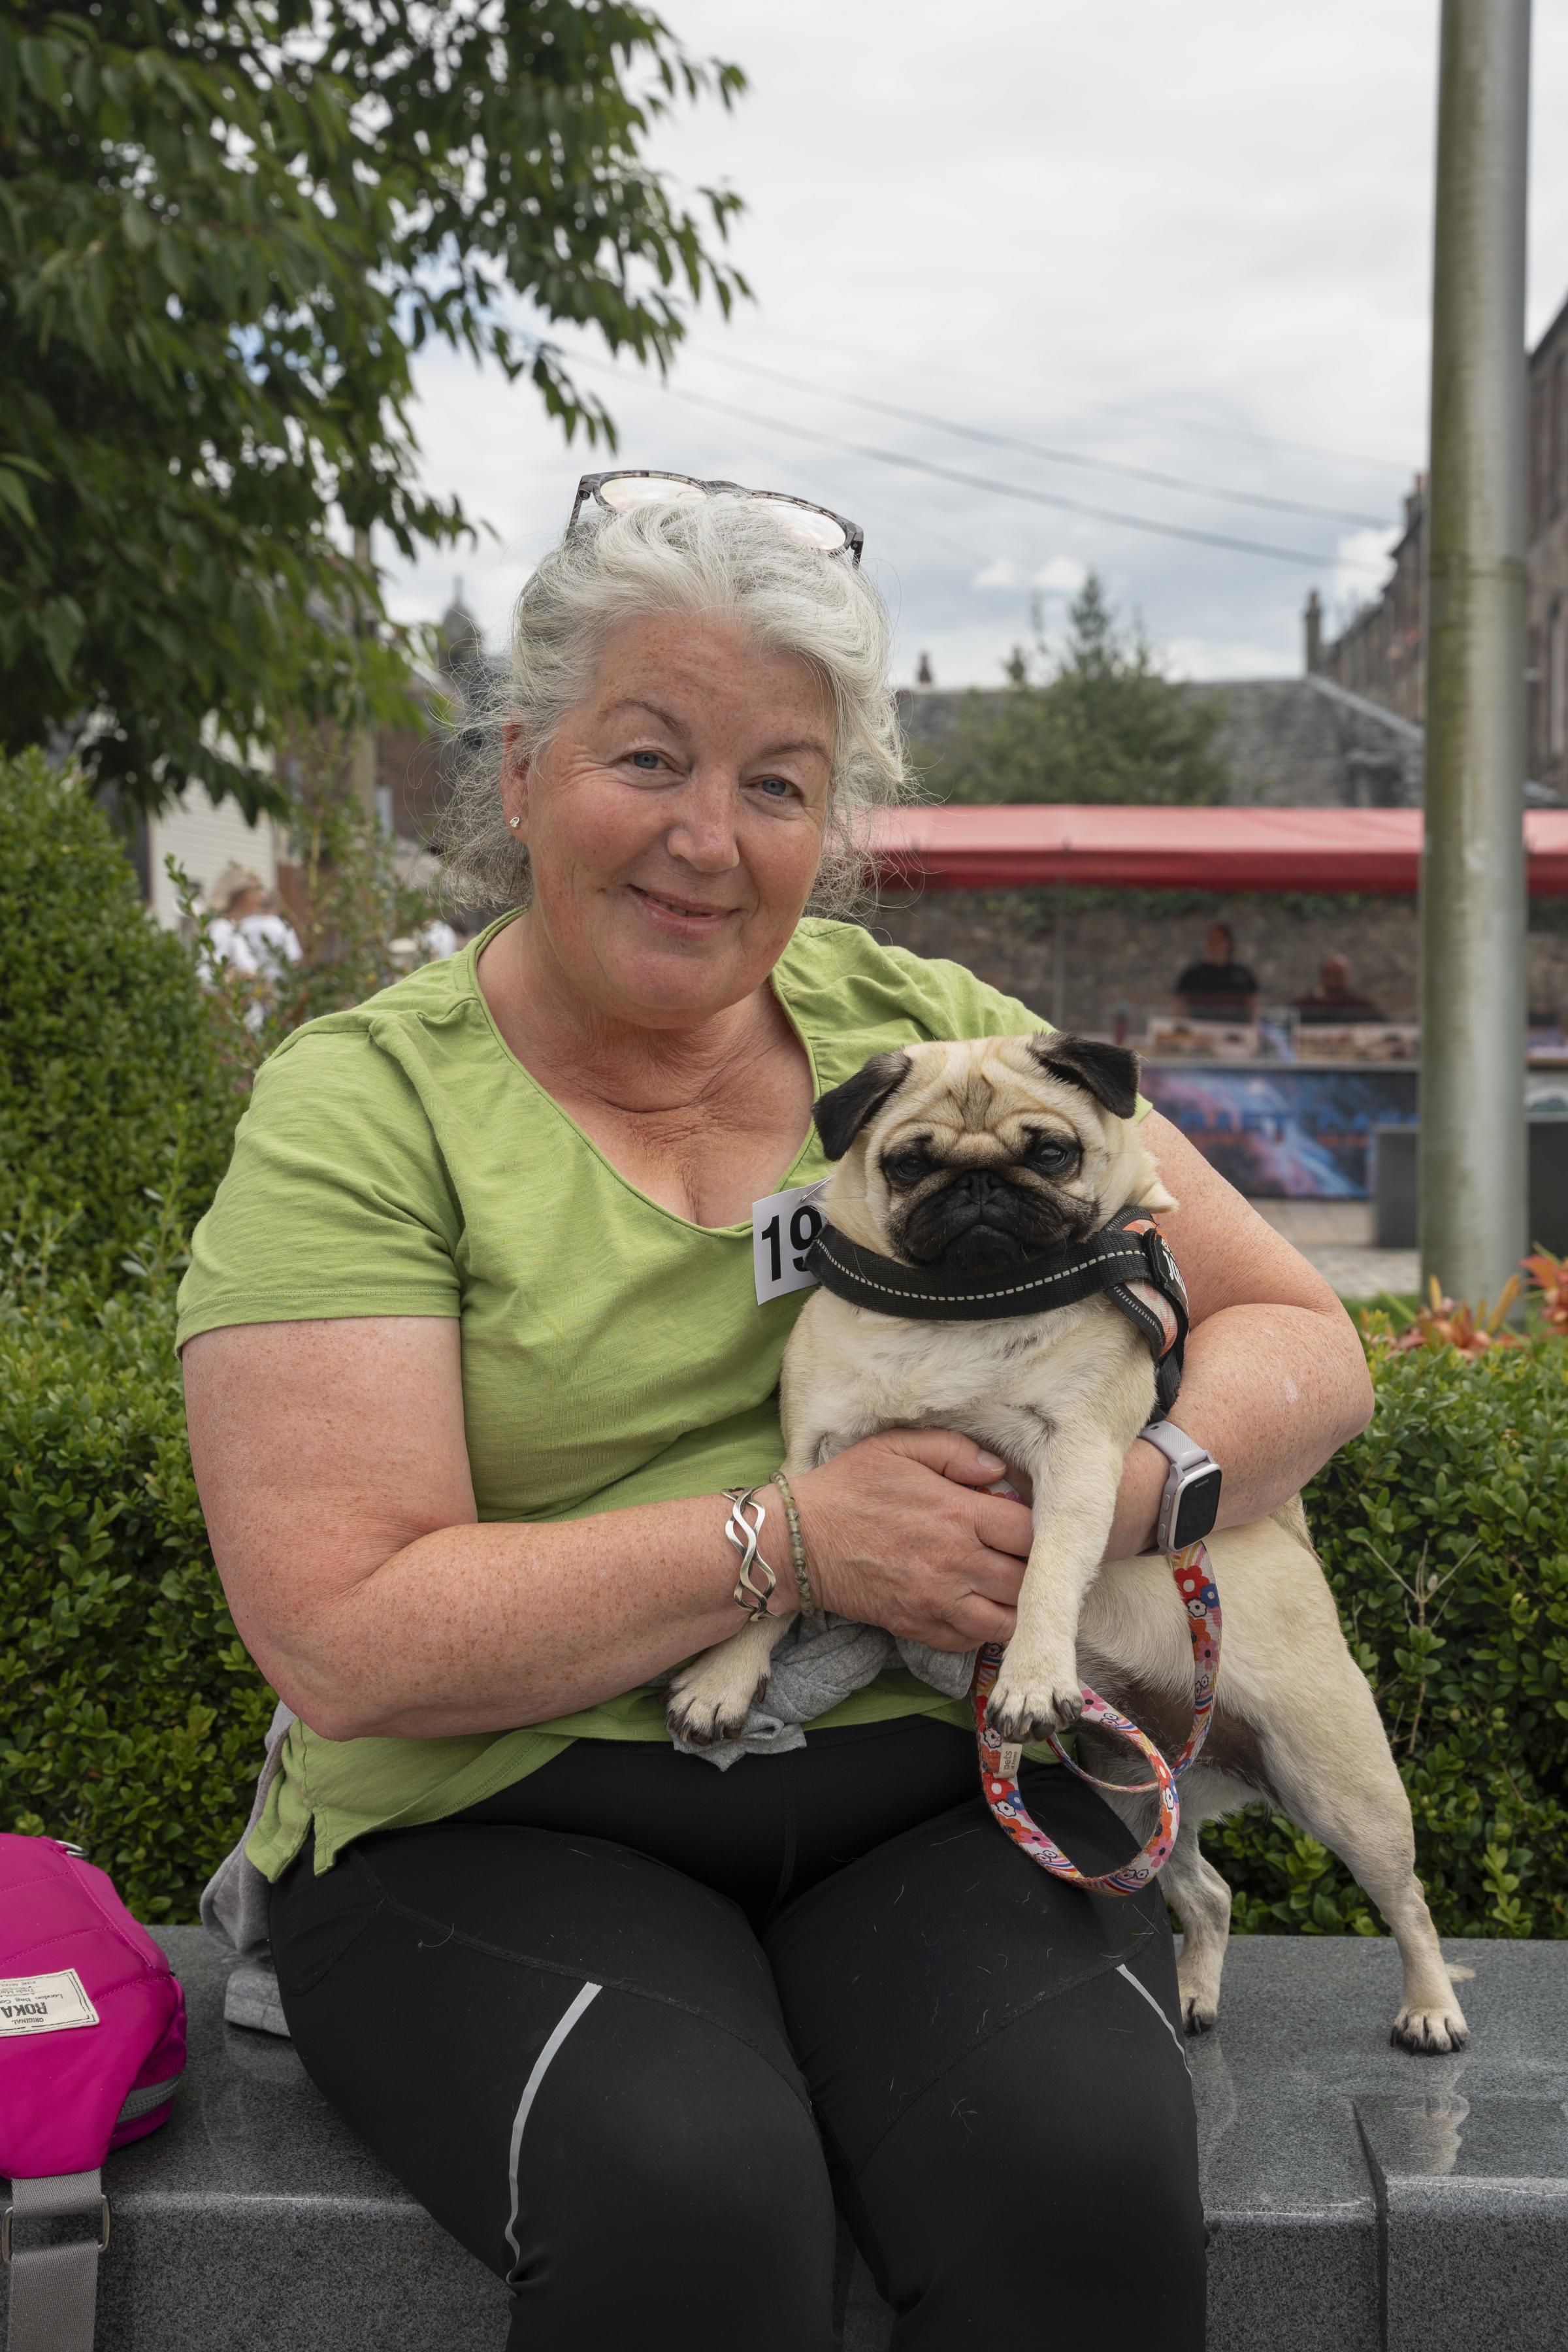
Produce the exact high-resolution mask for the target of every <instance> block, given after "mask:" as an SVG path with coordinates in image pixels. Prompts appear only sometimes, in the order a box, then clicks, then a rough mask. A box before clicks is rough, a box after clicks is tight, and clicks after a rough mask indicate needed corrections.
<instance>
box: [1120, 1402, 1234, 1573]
mask: <svg viewBox="0 0 1568 2352" xmlns="http://www.w3.org/2000/svg"><path fill="white" fill-rule="evenodd" d="M1138 1434H1139V1436H1140V1437H1142V1438H1143V1439H1144V1440H1145V1441H1146V1442H1147V1444H1150V1445H1153V1446H1157V1447H1158V1448H1159V1451H1160V1452H1161V1453H1162V1454H1163V1455H1164V1457H1165V1459H1166V1461H1167V1462H1168V1463H1169V1464H1170V1465H1171V1466H1170V1468H1169V1470H1168V1471H1167V1472H1166V1474H1165V1491H1164V1493H1163V1495H1162V1496H1161V1497H1160V1518H1159V1524H1158V1527H1157V1528H1156V1530H1155V1536H1154V1548H1155V1549H1156V1550H1157V1551H1165V1552H1172V1551H1185V1549H1186V1548H1187V1546H1188V1545H1189V1544H1194V1543H1197V1542H1199V1541H1201V1539H1202V1538H1204V1537H1205V1536H1206V1535H1208V1534H1210V1533H1211V1532H1212V1530H1213V1528H1214V1523H1215V1519H1216V1518H1217V1517H1219V1490H1220V1485H1221V1471H1220V1466H1219V1464H1218V1463H1217V1462H1216V1461H1215V1458H1214V1455H1213V1454H1208V1453H1205V1450H1204V1448H1203V1447H1202V1446H1201V1445H1200V1444H1198V1442H1197V1440H1196V1438H1194V1437H1189V1436H1188V1435H1187V1433H1186V1431H1185V1430H1184V1429H1178V1428H1177V1427H1176V1424H1175V1423H1174V1422H1173V1421H1152V1422H1150V1423H1149V1424H1148V1426H1147V1428H1144V1429H1141V1430H1140V1431H1139V1433H1138Z"/></svg>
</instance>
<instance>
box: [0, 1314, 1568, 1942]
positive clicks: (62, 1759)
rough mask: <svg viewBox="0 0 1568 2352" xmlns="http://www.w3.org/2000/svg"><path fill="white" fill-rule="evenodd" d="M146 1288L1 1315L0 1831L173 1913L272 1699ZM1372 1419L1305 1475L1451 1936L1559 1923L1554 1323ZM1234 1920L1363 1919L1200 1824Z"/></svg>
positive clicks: (1559, 1451) (1331, 1891) (1562, 1699)
mask: <svg viewBox="0 0 1568 2352" xmlns="http://www.w3.org/2000/svg"><path fill="white" fill-rule="evenodd" d="M172 1332H173V1316H172V1309H171V1307H170V1306H169V1304H168V1303H167V1300H166V1299H165V1298H163V1297H156V1296H153V1297H121V1298H116V1299H113V1300H110V1302H109V1303H108V1304H107V1305H106V1306H103V1307H98V1308H94V1307H92V1306H91V1304H90V1301H89V1298H88V1297H87V1294H86V1293H85V1290H83V1289H80V1288H79V1289H78V1290H77V1291H76V1292H74V1293H71V1292H68V1293H67V1294H66V1295H64V1296H60V1295H58V1294H56V1295H47V1296H45V1297H41V1298H37V1299H33V1300H31V1301H29V1300H28V1299H27V1298H26V1297H20V1298H17V1299H15V1300H14V1301H13V1303H12V1304H11V1305H9V1306H8V1307H4V1308H0V1459H3V1460H4V1462H5V1465H6V1466H5V1474H4V1475H5V1483H4V1486H3V1487H0V1496H3V1500H0V1725H3V1726H4V1730H3V1731H0V1826H5V1827H7V1828H11V1829H21V1830H32V1831H37V1830H47V1832H49V1833H50V1834H51V1835H55V1836H61V1837H68V1838H72V1839H74V1840H75V1841H76V1842H77V1843H79V1844H81V1845H84V1846H86V1847H87V1849H88V1850H89V1853H91V1854H92V1855H93V1856H94V1858H95V1859H96V1860H98V1861H100V1862H101V1863H103V1864H104V1865H105V1866H106V1867H107V1868H108V1869H110V1871H111V1872H112V1873H113V1874H114V1876H115V1878H116V1880H117V1882H118V1884H119V1885H120V1886H121V1890H122V1891H123V1893H124V1894H125V1895H126V1896H127V1897H128V1899H129V1900H130V1901H131V1903H132V1906H134V1907H135V1908H137V1909H138V1910H139V1911H140V1912H141V1913H142V1915H143V1916H146V1917H150V1918H160V1917H172V1918H176V1919H181V1918H190V1917H192V1916H195V1903H196V1896H197V1894H198V1892H199V1890H200V1888H201V1885H202V1884H203V1881H204V1880H205V1877H206V1875H207V1874H208V1873H209V1871H210V1870H211V1869H212V1867H213V1865H214V1864H216V1861H217V1860H218V1858H219V1857H220V1855H221V1854H222V1853H224V1852H225V1851H226V1848H227V1847H228V1845H229V1844H230V1843H232V1840H233V1838H234V1836H235V1834H236V1833H237V1830H238V1828H239V1826H240V1823H241V1822H242V1821H243V1819H244V1816H245V1813H246V1811H247V1806H248V1803H249V1796H250V1784H251V1780H252V1777H253V1775H254V1772H255V1769H256V1764H257V1759H258V1754H259V1749H260V1744H261V1739H262V1736H263V1733H264V1731H265V1728H266V1724H267V1720H268V1715H269V1712H270V1708H271V1697H270V1694H269V1693H268V1690H267V1688H266V1686H265V1685H264V1684H263V1683H262V1681H261V1678H260V1676H259V1675H258V1674H257V1672H256V1670H255V1668H254V1667H253V1666H252V1665H251V1664H249V1661H248V1660H247V1657H246V1655H245V1653H244V1651H243V1649H242V1648H241V1647H240V1644H239V1643H238V1640H237V1637H236V1634H235V1631H234V1626H233V1623H232V1622H231V1621H230V1618H229V1616H228V1612H227V1611H226V1608H225V1607H224V1604H223V1600H222V1596H221V1593H220V1591H219V1589H218V1584H217V1579H216V1574H215V1572H214V1570H213V1567H212V1561H211V1556H210V1554H209V1552H208V1550H207V1546H206V1539H205V1532H204V1530H203V1527H202V1520H201V1513H200V1510H199V1508H198V1507H197V1503H196V1497H195V1487H194V1486H193V1483H192V1479H191V1471H190V1463H189V1458H188V1455H187V1454H186V1450H185V1442H184V1419H183V1414H182V1411H181V1402H180V1390H179V1381H178V1376H177V1372H176V1370H175V1366H174V1356H173V1351H172ZM1373 1378H1374V1381H1375V1383H1376V1388H1377V1413H1376V1417H1375V1419H1374V1421H1373V1425H1372V1427H1371V1429H1370V1430H1369V1431H1368V1432H1367V1433H1366V1434H1365V1435H1364V1436H1363V1437H1360V1438H1358V1439H1357V1440H1356V1441H1355V1442H1354V1443H1353V1444H1351V1445H1348V1446H1347V1447H1346V1448H1345V1449H1344V1451H1343V1453H1342V1454H1340V1455H1339V1456H1338V1457H1337V1459H1336V1460H1335V1461H1334V1462H1333V1463H1332V1464H1331V1465H1330V1467H1329V1468H1328V1469H1327V1470H1326V1471H1325V1472H1324V1473H1323V1475H1322V1476H1321V1478H1319V1479H1318V1480H1317V1481H1316V1483H1315V1485H1314V1487H1313V1489H1312V1491H1311V1493H1310V1496H1309V1504H1310V1509H1311V1513H1312V1519H1313V1526H1314V1529H1315V1532H1316V1534H1317V1538H1318V1540H1319V1543H1320V1545H1321V1549H1322V1552H1323V1557H1324V1559H1325V1561H1326V1563H1327V1566H1328V1569H1329V1573H1330V1576H1331V1580H1332V1581H1333V1585H1334V1589H1335V1591H1336V1592H1337V1593H1338V1595H1339V1599H1340V1603H1341V1607H1342V1612H1343V1615H1344V1618H1345V1622H1346V1626H1347V1630H1348V1631H1349V1633H1350V1634H1351V1638H1352V1643H1354V1645H1355V1648H1356V1652H1357V1655H1358V1656H1359V1658H1360V1659H1361V1662H1362V1664H1363V1666H1364V1667H1365V1668H1366V1670H1367V1672H1368V1673H1369V1675H1371V1677H1372V1680H1373V1686H1374V1688H1375V1689H1376V1691H1377V1694H1378V1697H1379V1700H1380V1702H1381V1705H1382V1707H1383V1711H1384V1721H1385V1722H1386V1723H1387V1725H1388V1727H1389V1732H1390V1736H1391V1737H1392V1738H1393V1740H1394V1751H1395V1753H1396V1755H1397V1756H1398V1758H1399V1759H1400V1765H1401V1769H1402V1770H1403V1772H1404V1774H1405V1781H1406V1784H1407V1786H1408V1787H1409V1790H1410V1794H1411V1801H1412V1804H1413V1806H1414V1809H1415V1822H1416V1832H1417V1836H1418V1840H1419V1843H1420V1854H1421V1864H1420V1866H1421V1871H1422V1875H1423V1877H1424V1878H1425V1880H1426V1886H1427V1891H1428V1894H1429V1895H1430V1897H1431V1900H1432V1906H1433V1909H1434V1910H1435V1912H1436V1916H1437V1920H1438V1924H1439V1926H1440V1927H1442V1928H1443V1930H1444V1931H1445V1932H1446V1933H1447V1934H1451V1935H1499V1934H1503V1935H1537V1936H1562V1935H1568V1902H1565V1891H1568V1785H1565V1784H1568V1773H1565V1769H1564V1768H1565V1759H1568V1444H1565V1443H1564V1437H1565V1434H1568V1345H1565V1344H1564V1343H1563V1341H1562V1340H1560V1339H1541V1340H1536V1341H1534V1342H1532V1343H1531V1345H1529V1346H1528V1347H1524V1348H1520V1349H1506V1350H1498V1351H1496V1352H1494V1353H1492V1354H1490V1355H1489V1356H1486V1357H1484V1358H1483V1359H1482V1360H1480V1361H1479V1362H1477V1363H1467V1362H1466V1361H1464V1360H1462V1359H1461V1358H1460V1357H1458V1356H1457V1355H1455V1354H1454V1353H1453V1352H1452V1351H1451V1350H1445V1351H1442V1352H1437V1351H1435V1350H1425V1349H1424V1350H1421V1351H1418V1352H1415V1353H1412V1354H1408V1355H1394V1354H1391V1353H1390V1352H1389V1351H1387V1350H1386V1349H1376V1350H1374V1353H1373ZM1210 1846H1211V1851H1212V1853H1213V1854H1214V1858H1215V1863H1216V1864H1217V1865H1218V1867H1219V1868H1220V1869H1221V1870H1223V1871H1224V1873H1225V1874H1226V1877H1227V1878H1228V1879H1229V1880H1230V1881H1231V1884H1232V1885H1233V1886H1234V1887H1235V1889H1236V1895H1237V1926H1238V1927H1242V1928H1244V1929H1245V1928H1250V1929H1254V1930H1262V1931H1265V1932H1272V1933H1280V1932H1289V1931H1300V1932H1305V1933H1309V1934H1311V1933H1343V1932H1347V1931H1348V1932H1359V1933H1362V1934H1366V1935H1372V1934H1376V1933H1378V1932H1379V1931H1380V1925H1381V1923H1380V1922H1379V1921H1378V1920H1377V1919H1376V1917H1375V1916H1374V1915H1373V1912H1372V1910H1371V1908H1370V1906H1369V1905H1368V1904H1367V1902H1366V1899H1365V1897H1364V1896H1363V1895H1362V1894H1361V1893H1360V1891H1359V1889H1358V1888H1357V1887H1356V1886H1355V1885H1353V1883H1352V1881H1351V1880H1350V1879H1349V1877H1348V1876H1347V1874H1345V1873H1344V1872H1343V1871H1342V1869H1341V1868H1340V1865H1339V1864H1337V1863H1336V1862H1334V1861H1333V1860H1332V1858H1331V1856H1329V1855H1328V1854H1326V1853H1324V1851H1323V1849H1322V1848H1321V1847H1320V1846H1317V1845H1315V1844H1314V1843H1312V1841H1311V1840H1310V1839H1309V1838H1306V1837H1304V1836H1302V1835H1301V1833H1300V1832H1299V1831H1297V1830H1295V1829H1294V1828H1293V1827H1292V1826H1291V1825H1290V1824H1289V1823H1288V1822H1284V1821H1282V1820H1280V1819H1279V1818H1274V1819H1270V1818H1269V1817H1268V1815H1266V1814H1264V1813H1262V1812H1261V1811H1259V1812H1254V1813H1249V1814H1245V1815H1242V1816H1240V1817H1239V1818H1238V1819H1237V1820H1236V1821H1233V1822H1230V1823H1228V1824H1226V1826H1224V1827H1222V1828H1221V1829H1220V1830H1218V1831H1217V1832H1214V1833H1213V1835H1212V1836H1211V1840H1210Z"/></svg>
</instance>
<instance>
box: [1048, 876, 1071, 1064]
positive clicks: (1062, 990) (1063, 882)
mask: <svg viewBox="0 0 1568 2352" xmlns="http://www.w3.org/2000/svg"><path fill="white" fill-rule="evenodd" d="M1067 1025H1068V877H1067V876H1066V875H1065V874H1058V876H1057V899H1056V907H1055V908H1054V910H1053V919H1052V923H1051V1027H1052V1028H1053V1029H1065V1028H1066V1027H1067Z"/></svg>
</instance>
